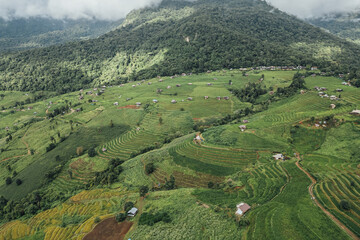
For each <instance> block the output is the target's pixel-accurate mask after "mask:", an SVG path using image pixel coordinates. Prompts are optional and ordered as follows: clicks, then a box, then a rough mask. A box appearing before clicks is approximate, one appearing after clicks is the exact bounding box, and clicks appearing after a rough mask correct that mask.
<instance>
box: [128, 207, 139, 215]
mask: <svg viewBox="0 0 360 240" xmlns="http://www.w3.org/2000/svg"><path fill="white" fill-rule="evenodd" d="M138 211H139V210H138V209H137V208H135V207H133V208H132V209H130V210H129V211H128V212H127V215H128V217H135V216H136V214H137V213H138Z"/></svg>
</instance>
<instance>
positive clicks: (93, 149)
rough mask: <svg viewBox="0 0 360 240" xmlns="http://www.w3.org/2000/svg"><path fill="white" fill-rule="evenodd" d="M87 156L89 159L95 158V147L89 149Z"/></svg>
mask: <svg viewBox="0 0 360 240" xmlns="http://www.w3.org/2000/svg"><path fill="white" fill-rule="evenodd" d="M88 155H89V157H95V156H96V151H95V147H91V148H89V150H88Z"/></svg>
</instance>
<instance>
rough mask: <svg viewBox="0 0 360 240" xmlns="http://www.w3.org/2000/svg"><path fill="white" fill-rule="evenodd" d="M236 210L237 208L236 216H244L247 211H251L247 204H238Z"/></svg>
mask: <svg viewBox="0 0 360 240" xmlns="http://www.w3.org/2000/svg"><path fill="white" fill-rule="evenodd" d="M236 208H237V211H236V213H235V214H236V215H238V216H242V215H244V214H245V213H246V212H247V211H249V210H250V209H251V207H250V206H249V205H248V204H247V203H240V204H238V205H236Z"/></svg>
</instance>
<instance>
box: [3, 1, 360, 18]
mask: <svg viewBox="0 0 360 240" xmlns="http://www.w3.org/2000/svg"><path fill="white" fill-rule="evenodd" d="M239 1H240V0H239ZM266 1H267V2H269V3H270V4H272V5H273V6H275V7H277V8H279V9H280V10H282V11H285V12H288V13H291V14H294V15H296V16H298V17H302V18H305V17H312V16H321V15H323V14H326V13H330V12H334V11H340V12H346V11H352V10H354V9H356V8H359V9H360V0H266ZM160 2H161V0H0V18H4V19H11V18H28V17H51V18H55V19H65V18H69V19H79V18H97V19H101V20H118V19H120V18H124V17H125V16H126V14H128V13H129V12H130V11H131V10H133V9H137V8H143V7H147V6H151V5H154V4H159V3H160Z"/></svg>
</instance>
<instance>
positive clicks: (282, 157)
mask: <svg viewBox="0 0 360 240" xmlns="http://www.w3.org/2000/svg"><path fill="white" fill-rule="evenodd" d="M273 158H274V159H275V160H284V159H285V157H284V155H282V154H281V153H279V154H275V155H273Z"/></svg>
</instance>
